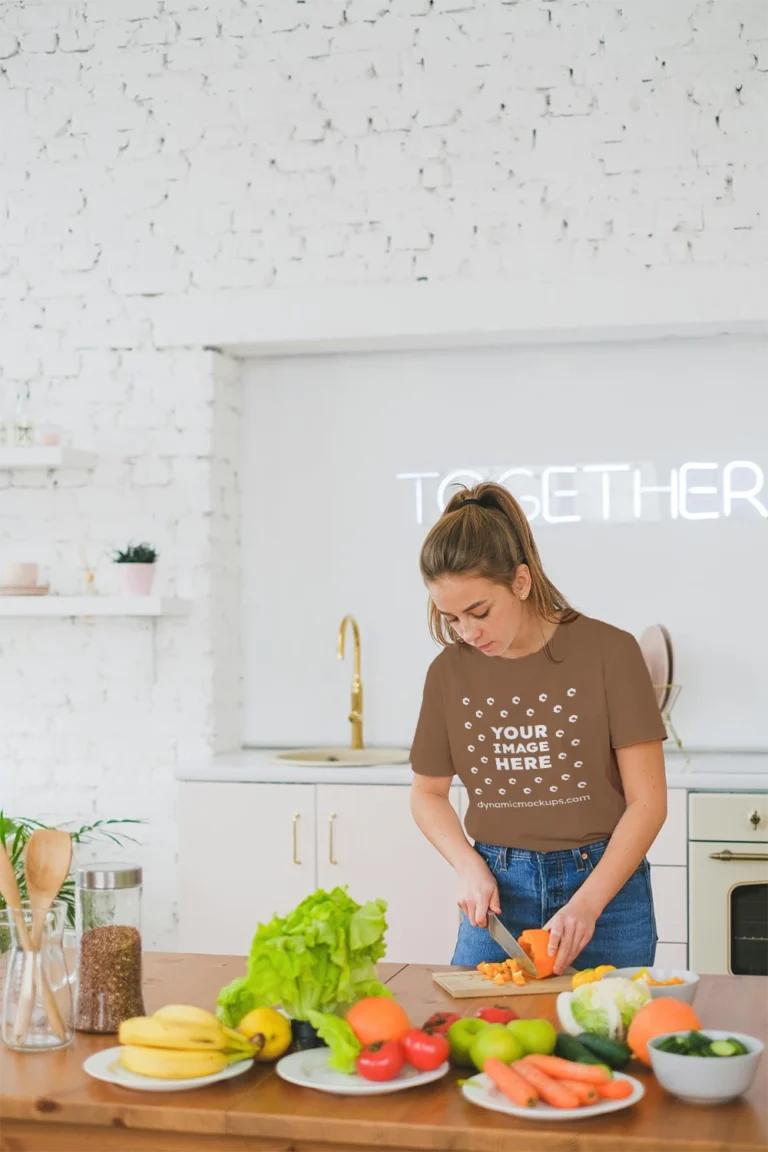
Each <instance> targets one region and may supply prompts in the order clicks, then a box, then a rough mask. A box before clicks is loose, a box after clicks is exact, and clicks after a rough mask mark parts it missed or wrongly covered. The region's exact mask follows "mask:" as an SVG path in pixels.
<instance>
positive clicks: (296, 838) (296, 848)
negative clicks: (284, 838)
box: [293, 812, 301, 864]
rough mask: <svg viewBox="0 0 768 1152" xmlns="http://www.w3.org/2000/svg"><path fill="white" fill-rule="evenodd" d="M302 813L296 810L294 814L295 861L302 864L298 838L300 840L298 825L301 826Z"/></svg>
mask: <svg viewBox="0 0 768 1152" xmlns="http://www.w3.org/2000/svg"><path fill="white" fill-rule="evenodd" d="M300 815H301V813H300V812H294V814H293V862H294V864H301V860H299V844H298V840H299V835H298V827H299V817H300Z"/></svg>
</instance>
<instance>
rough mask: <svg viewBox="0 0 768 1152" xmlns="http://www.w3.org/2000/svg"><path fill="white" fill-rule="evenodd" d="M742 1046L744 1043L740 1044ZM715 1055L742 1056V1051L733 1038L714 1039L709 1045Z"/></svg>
mask: <svg viewBox="0 0 768 1152" xmlns="http://www.w3.org/2000/svg"><path fill="white" fill-rule="evenodd" d="M739 1047H742V1045H739ZM709 1050H710V1052H711V1053H712V1055H713V1056H741V1055H742V1053H741V1052H740V1051H739V1048H737V1047H736V1045H735V1044H734V1043H733V1041H732V1040H713V1041H712V1043H711V1044H710V1046H709Z"/></svg>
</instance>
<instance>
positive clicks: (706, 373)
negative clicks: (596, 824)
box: [243, 339, 768, 748]
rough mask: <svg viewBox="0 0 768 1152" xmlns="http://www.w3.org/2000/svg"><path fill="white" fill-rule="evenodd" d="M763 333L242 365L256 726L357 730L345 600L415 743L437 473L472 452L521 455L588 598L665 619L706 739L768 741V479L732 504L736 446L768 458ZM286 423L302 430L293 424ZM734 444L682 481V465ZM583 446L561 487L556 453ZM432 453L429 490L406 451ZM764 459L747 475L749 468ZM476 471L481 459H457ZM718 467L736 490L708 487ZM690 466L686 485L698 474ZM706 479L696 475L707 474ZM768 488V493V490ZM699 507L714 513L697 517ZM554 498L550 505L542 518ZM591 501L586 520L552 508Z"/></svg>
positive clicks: (374, 708) (634, 619)
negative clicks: (426, 545)
mask: <svg viewBox="0 0 768 1152" xmlns="http://www.w3.org/2000/svg"><path fill="white" fill-rule="evenodd" d="M765 364H766V346H765V344H764V343H761V342H757V341H746V340H722V341H721V340H717V339H715V340H699V341H683V340H681V341H669V342H658V343H653V344H634V345H633V344H622V345H602V346H601V345H572V346H565V347H558V348H545V347H538V348H517V349H475V350H472V349H462V350H453V351H450V352H416V353H413V352H412V353H401V354H372V355H359V356H327V357H305V358H294V359H284V360H279V359H276V360H271V361H261V362H258V361H254V362H252V363H251V365H250V366H249V367H248V370H247V372H246V373H245V375H244V413H243V414H244V427H243V430H244V437H245V439H244V442H243V450H244V471H243V484H244V490H243V514H244V524H243V547H244V579H243V588H244V614H245V620H244V624H245V632H244V642H245V657H246V664H245V666H246V740H247V742H248V743H252V744H264V745H270V744H294V743H295V744H301V743H313V742H320V743H322V742H324V741H326V740H329V741H335V742H342V743H345V742H346V741H347V739H348V728H349V725H348V723H347V720H346V712H347V706H348V697H349V682H350V678H351V668H350V666H349V664H347V665H346V666H341V665H338V664H337V662H336V659H335V640H336V629H337V627H338V624H339V622H340V621H341V618H342V616H343V615H344V614H345V613H346V612H353V613H355V614H356V615H357V619H358V621H359V623H360V626H361V630H362V636H363V657H364V668H363V673H364V683H365V688H366V720H367V736H368V739H369V740H370V741H371V742H379V743H392V742H400V743H404V744H406V745H407V744H409V742H410V739H411V736H412V734H413V726H414V723H415V719H416V716H417V713H418V707H419V704H420V699H421V688H422V684H423V677H424V672H425V668H426V665H427V663H428V661H429V660H430V659H431V658H432V655H434V653H435V651H436V650H435V649H434V647H433V645H432V642H431V641H430V640H429V638H428V636H427V630H426V623H425V604H426V596H425V592H424V589H423V586H422V584H421V581H420V577H419V574H418V552H419V547H420V545H421V542H422V540H423V537H424V534H425V532H426V531H427V529H428V527H429V525H430V524H431V523H433V522H434V520H435V519H436V517H437V511H438V508H437V497H438V487H439V483H440V481H441V480H442V479H443V478H445V477H446V476H447V474H448V473H449V472H451V471H452V470H454V469H460V468H464V469H467V468H468V469H473V470H476V471H477V473H479V475H481V476H483V477H486V476H487V477H492V476H499V475H500V473H501V472H502V470H504V469H506V468H513V467H518V468H529V469H531V471H533V472H534V473H535V474H536V475H535V477H534V478H532V479H527V478H524V477H518V478H514V479H513V478H510V480H509V484H510V487H511V488H512V489H513V490H514V491H515V492H516V493H517V494H518V495H520V496H523V495H525V496H526V500H525V507H526V508H527V509H528V511H529V514H530V516H531V517H532V520H533V526H534V530H535V534H536V538H537V541H538V543H539V545H540V548H541V551H542V554H543V559H544V561H545V564H546V566H547V569H548V571H549V573H550V575H551V577H552V578H553V579H554V580H555V582H556V583H557V584H558V586H559V587H560V588H561V589H562V590H563V591H564V592H565V594H566V595H567V596H568V597H569V599H570V600H571V601H572V602H573V603H574V604H575V605H576V606H577V607H578V608H580V609H581V610H583V611H584V612H587V613H588V614H590V615H593V616H598V617H600V618H602V619H605V620H608V621H610V622H611V623H614V624H617V625H618V626H620V627H623V628H628V629H630V630H631V631H633V632H634V633H635V634H636V635H639V634H640V633H641V632H642V631H643V629H644V628H645V627H646V626H648V625H649V624H654V623H662V624H665V625H666V626H667V627H668V629H669V631H670V633H671V636H672V640H673V644H674V647H675V653H676V668H675V675H676V679H677V680H678V681H679V682H680V683H681V684H682V685H683V692H682V695H681V697H680V700H679V703H678V705H677V707H676V711H675V715H674V719H675V723H676V727H677V729H678V731H679V733H680V735H681V737H682V739H683V740H684V742H685V743H686V744H688V745H690V746H691V747H699V748H705V747H713V748H725V747H729V748H750V747H752V748H754V747H762V748H765V747H766V746H768V718H767V717H766V712H765V700H766V698H768V649H766V646H765V644H764V643H762V642H761V641H759V640H758V637H763V636H765V635H766V634H768V607H767V606H766V601H765V595H764V590H765V587H766V586H767V585H768V518H766V516H767V515H768V484H766V485H765V486H764V487H763V489H762V491H761V492H760V493H759V494H758V495H757V496H755V498H754V499H753V500H747V499H734V500H733V501H732V502H731V504H730V507H729V508H728V513H729V514H728V515H726V514H725V509H724V500H723V495H724V493H723V467H724V465H726V464H727V463H729V462H730V461H752V462H754V463H755V464H756V465H757V466H758V467H760V468H761V469H762V470H763V472H764V473H767V474H768V450H767V449H768V445H766V439H765V428H766V427H768V392H767V391H766V388H765ZM276 429H283V435H282V436H278V435H275V434H274V430H276ZM687 462H688V463H692V462H695V463H715V464H718V465H719V468H718V469H717V470H715V471H711V472H709V471H707V472H703V471H696V472H693V473H691V474H690V475H687V476H686V481H685V488H686V497H685V502H684V505H683V507H682V508H680V509H678V510H677V515H676V518H673V517H672V506H671V502H670V496H668V495H666V494H660V495H655V494H646V495H641V505H640V517H639V518H636V514H635V509H634V495H633V493H634V483H633V475H632V473H631V472H624V473H617V474H616V475H615V476H613V477H612V478H611V481H610V483H611V488H610V504H609V506H608V513H607V514H608V519H605V518H604V517H605V516H606V508H605V505H604V502H603V496H602V485H603V480H602V477H601V476H598V475H589V474H588V473H584V472H582V471H581V469H582V468H583V467H584V466H587V467H589V466H594V465H600V464H603V465H617V464H625V465H626V464H631V465H632V466H633V468H634V467H635V466H638V467H639V468H640V469H641V472H642V477H641V484H642V487H648V486H657V485H668V484H669V483H670V470H671V469H672V468H675V469H678V470H679V469H680V468H681V466H682V465H684V464H686V463H687ZM548 466H549V467H552V466H565V467H574V466H575V467H576V468H577V469H579V471H578V472H577V473H576V474H568V473H564V474H561V475H560V476H559V477H553V478H551V479H550V480H549V481H547V484H548V490H549V491H555V490H556V489H570V488H575V489H576V490H577V491H578V492H579V495H578V497H574V498H570V497H569V498H560V499H553V500H551V501H550V504H549V506H548V508H546V509H542V508H540V505H541V500H542V476H541V473H542V470H543V469H544V468H546V467H548ZM415 472H435V473H437V474H438V477H439V478H438V479H432V478H427V479H424V480H423V481H422V482H421V484H422V489H423V509H424V513H423V523H422V524H421V525H420V524H419V523H418V520H417V507H418V505H417V496H416V489H417V482H416V481H415V480H397V479H396V477H397V476H398V474H402V473H415ZM758 479H759V477H757V475H756V473H753V472H751V471H750V470H748V469H744V470H741V471H740V472H738V473H734V474H733V485H734V488H736V489H739V490H742V491H749V490H751V489H752V488H753V486H754V485H755V484H756V482H757V480H758ZM459 480H460V481H462V482H467V483H472V477H471V475H467V476H462V477H460V478H459ZM704 486H713V487H716V488H717V490H718V491H717V493H716V494H712V495H708V494H698V493H696V492H694V491H693V489H694V488H697V487H704ZM678 488H679V484H678ZM689 490H690V491H689ZM761 509H762V511H761ZM701 513H716V514H717V518H712V519H691V518H689V517H690V516H692V515H693V516H698V515H700V514H701ZM545 515H547V516H548V519H549V521H550V522H546V520H545ZM574 515H578V516H580V517H581V519H580V520H579V521H578V522H552V521H556V520H557V518H558V517H572V516H574Z"/></svg>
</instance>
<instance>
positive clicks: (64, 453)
mask: <svg viewBox="0 0 768 1152" xmlns="http://www.w3.org/2000/svg"><path fill="white" fill-rule="evenodd" d="M96 459H97V457H96V453H95V452H83V451H81V450H80V449H79V448H67V447H66V446H65V445H63V444H56V445H54V446H53V447H51V448H46V447H41V446H35V447H30V448H7V447H4V448H0V470H2V471H10V470H11V469H13V470H14V471H15V470H16V469H21V468H23V469H32V468H34V469H37V470H38V471H40V470H43V471H48V470H49V469H54V468H56V469H62V468H93V467H94V466H95V464H96Z"/></svg>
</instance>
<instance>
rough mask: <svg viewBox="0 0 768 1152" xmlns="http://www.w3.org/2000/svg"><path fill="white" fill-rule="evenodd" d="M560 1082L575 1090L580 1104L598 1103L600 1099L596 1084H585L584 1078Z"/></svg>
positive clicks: (565, 1086)
mask: <svg viewBox="0 0 768 1152" xmlns="http://www.w3.org/2000/svg"><path fill="white" fill-rule="evenodd" d="M560 1083H561V1084H562V1085H563V1087H564V1088H567V1089H568V1090H569V1091H570V1092H573V1094H574V1096H576V1098H577V1099H578V1101H579V1104H597V1102H598V1100H599V1099H600V1097H599V1095H598V1090H597V1087H596V1085H594V1084H585V1083H584V1081H583V1080H561V1081H560ZM612 1083H613V1081H612V1080H609V1084H612Z"/></svg>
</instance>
